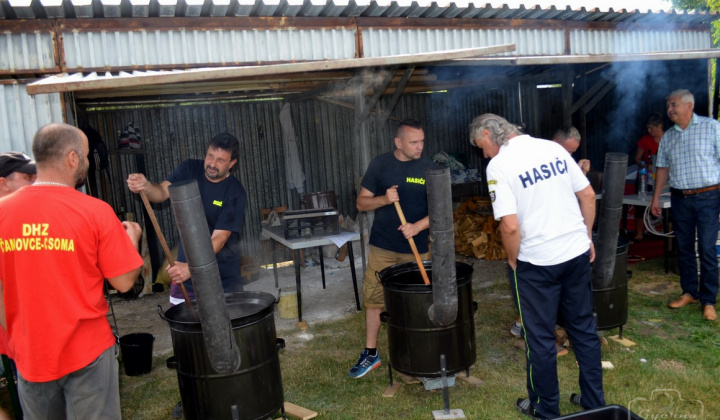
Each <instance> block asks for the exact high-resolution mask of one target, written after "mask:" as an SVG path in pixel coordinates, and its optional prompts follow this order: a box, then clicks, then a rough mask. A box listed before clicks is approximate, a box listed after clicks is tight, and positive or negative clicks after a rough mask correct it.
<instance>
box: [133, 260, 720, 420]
mask: <svg viewBox="0 0 720 420" xmlns="http://www.w3.org/2000/svg"><path fill="white" fill-rule="evenodd" d="M485 264H489V263H486V262H478V263H476V268H475V275H474V282H473V284H474V291H473V295H474V300H475V301H477V302H478V304H479V309H478V312H477V313H476V316H475V325H476V346H477V362H476V363H475V365H474V366H472V368H471V369H470V373H471V375H472V376H474V377H476V378H479V379H481V380H482V381H484V385H482V386H480V387H476V386H472V385H470V384H468V383H465V382H463V381H460V380H458V381H457V384H456V386H455V387H453V388H451V389H450V407H451V408H459V409H462V410H463V412H464V413H465V415H466V417H467V418H468V419H521V418H523V417H522V416H521V415H519V413H517V412H516V410H515V409H514V408H513V403H514V401H515V399H516V398H518V397H522V396H525V395H526V391H525V361H524V358H523V355H522V353H521V352H520V351H518V350H517V349H515V348H514V347H513V346H512V343H513V342H514V338H513V337H512V336H511V335H510V333H509V331H508V328H509V326H510V323H511V322H512V321H513V320H514V318H515V311H514V307H513V304H512V302H511V300H510V292H509V289H508V283H507V280H506V279H505V277H504V273H505V271H504V270H502V269H500V270H498V269H495V270H488V269H486V266H485ZM492 264H499V263H492ZM631 269H632V271H633V276H632V278H631V279H630V281H629V285H630V287H629V289H630V292H629V302H630V303H629V320H628V322H627V324H625V326H624V331H623V336H624V338H626V339H629V340H631V341H633V342H635V343H636V344H637V345H635V346H632V347H629V348H626V347H624V346H622V345H620V344H618V343H616V342H615V341H613V340H608V341H609V344H608V345H606V346H603V360H605V361H610V362H612V363H613V365H614V366H615V368H614V369H612V370H605V371H604V388H605V395H606V399H607V403H608V404H620V405H623V406H626V407H627V406H628V405H629V404H631V401H633V400H636V401H634V402H633V404H635V405H633V407H638V408H641V409H643V410H647V411H645V413H650V414H652V415H655V416H657V417H655V418H673V417H672V415H675V418H677V417H678V415H686V417H685V418H688V416H690V415H693V414H699V409H700V405H699V404H700V403H702V409H703V415H702V416H696V417H691V418H705V419H717V418H720V399H718V398H717V385H716V381H717V378H720V327H719V326H718V323H711V322H707V321H705V320H703V319H702V316H701V312H700V308H699V307H698V305H693V306H691V307H688V308H684V309H680V310H670V309H668V308H667V303H668V302H669V301H670V300H673V299H675V298H677V297H678V296H679V295H680V289H679V286H678V277H677V276H676V275H674V274H669V275H665V274H664V271H663V266H662V259H656V260H651V261H646V262H642V263H639V264H636V265H633V266H631ZM493 273H495V274H493ZM489 276H494V277H495V278H489ZM617 333H618V331H617V330H611V331H606V332H604V335H605V336H606V337H610V336H612V335H616V334H617ZM278 335H279V337H281V338H285V340H286V341H287V348H286V349H285V350H282V351H281V352H280V360H281V369H282V381H283V389H284V395H285V400H286V401H290V402H293V403H295V404H298V405H300V406H303V407H306V408H308V409H310V410H314V411H317V412H318V413H319V416H318V418H320V419H333V420H344V419H347V420H351V419H358V420H359V419H363V420H364V419H431V418H432V414H431V411H432V410H440V409H442V408H443V395H442V392H441V391H426V390H425V389H424V388H423V386H422V385H420V384H403V385H402V386H401V387H400V389H399V390H398V392H397V393H396V394H395V396H394V397H392V398H386V397H383V396H382V393H383V391H384V390H385V389H386V388H387V386H388V373H387V372H388V371H387V364H383V366H382V367H381V368H380V369H378V370H376V371H374V372H372V373H370V374H368V375H367V376H366V377H364V378H361V379H350V378H348V377H347V371H348V369H349V368H350V367H351V366H352V365H353V364H354V363H355V361H356V360H357V357H358V354H359V352H360V350H361V349H362V348H363V346H364V313H361V312H359V313H357V314H354V315H352V316H350V317H347V318H344V319H339V320H337V321H334V322H329V323H325V324H313V325H311V326H310V329H308V330H307V331H305V332H301V331H288V332H283V333H280V334H278ZM379 348H380V353H381V358H382V360H383V362H384V363H386V362H387V360H388V355H387V331H386V330H385V327H384V326H383V329H382V331H381V333H380V343H379ZM642 359H644V360H645V361H644V362H643V361H642ZM153 365H154V366H155V368H154V369H153V371H152V372H151V373H150V374H148V375H144V376H140V377H127V376H125V375H124V374H121V375H120V376H121V383H120V386H121V398H122V406H123V418H125V419H167V418H169V415H170V411H171V410H172V407H173V406H174V405H175V404H176V403H177V401H179V391H178V388H177V378H176V376H175V372H174V371H172V370H169V369H166V368H165V367H164V365H165V357H162V358H158V359H157V360H154V363H153ZM121 369H122V367H121ZM558 375H559V380H560V394H561V404H560V410H561V412H562V413H563V414H569V413H572V412H575V411H577V407H574V406H571V405H570V403H569V402H567V400H568V397H569V395H570V393H571V392H578V386H577V375H578V369H577V366H576V363H575V357H574V353H573V352H572V351H571V352H570V354H569V355H568V356H565V357H561V358H560V359H559V360H558ZM394 379H395V380H396V381H399V379H400V378H399V377H398V375H397V374H394ZM661 389H672V390H676V391H677V393H675V394H672V393H667V392H664V393H660V394H658V393H657V392H656V393H655V395H654V394H653V391H656V390H661ZM653 396H654V397H655V399H654V400H653V401H638V400H637V399H642V398H644V399H648V400H649V399H650V398H651V397H653ZM669 396H674V397H675V401H674V402H673V404H674V405H673V406H672V408H668V406H669V401H670V400H669V399H668V398H669ZM677 396H680V397H682V399H683V400H682V401H680V400H678V399H677ZM662 409H666V411H662V412H661V410H662ZM672 410H675V411H672ZM661 415H665V417H660V416H661ZM276 417H277V416H276ZM648 418H649V417H648Z"/></svg>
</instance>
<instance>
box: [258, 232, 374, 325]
mask: <svg viewBox="0 0 720 420" xmlns="http://www.w3.org/2000/svg"><path fill="white" fill-rule="evenodd" d="M262 233H263V234H264V235H266V236H267V237H269V238H270V239H273V240H274V241H275V242H278V243H280V244H283V245H284V246H286V247H287V248H289V249H291V250H293V259H294V264H295V284H296V286H297V303H298V323H301V322H302V320H303V319H302V288H301V282H300V267H301V266H302V265H303V264H304V261H301V260H300V252H295V251H296V250H300V249H305V248H312V247H318V251H319V254H320V272H321V274H322V286H323V289H325V264H324V259H323V252H322V247H323V246H325V245H333V244H335V242H333V240H332V237H333V236H338V235H342V236H343V239H347V242H346V243H347V250H348V257H350V273H351V274H352V282H353V290H354V291H355V305H356V306H357V310H358V311H359V310H360V297H359V295H358V288H357V277H356V274H355V256H354V254H353V246H352V242H353V241H358V240H360V234H359V233H357V232H352V231H348V230H344V229H341V230H340V234H328V235H313V236H310V237H300V238H291V239H287V238H285V229H284V227H283V226H263V228H262ZM272 261H273V272H274V274H275V287H278V274H277V259H276V255H275V247H274V246H273V247H272Z"/></svg>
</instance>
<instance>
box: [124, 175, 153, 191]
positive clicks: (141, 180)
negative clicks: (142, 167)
mask: <svg viewBox="0 0 720 420" xmlns="http://www.w3.org/2000/svg"><path fill="white" fill-rule="evenodd" d="M147 185H148V180H147V178H145V175H143V174H130V175H128V179H127V186H128V189H129V190H130V191H132V192H134V193H135V194H139V193H140V192H141V191H145V189H146V188H147Z"/></svg>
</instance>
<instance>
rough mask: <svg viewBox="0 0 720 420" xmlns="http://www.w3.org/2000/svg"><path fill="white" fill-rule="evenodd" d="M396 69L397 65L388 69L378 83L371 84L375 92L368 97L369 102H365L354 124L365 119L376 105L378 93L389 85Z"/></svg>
mask: <svg viewBox="0 0 720 420" xmlns="http://www.w3.org/2000/svg"><path fill="white" fill-rule="evenodd" d="M396 71H397V66H395V67H393V68H392V69H391V70H390V71H388V72H387V74H386V75H385V77H384V78H383V80H382V81H381V82H380V83H377V84H376V85H375V86H373V89H374V90H375V93H374V94H373V96H372V98H370V102H368V103H367V108H365V109H364V110H363V112H362V113H361V114H360V116H358V120H355V124H359V123H362V122H364V121H365V120H367V117H368V115H370V111H372V110H373V108H375V105H377V103H378V101H379V100H380V95H382V94H383V92H384V91H385V89H387V87H388V85H390V82H391V81H392V78H393V76H394V75H395V72H396Z"/></svg>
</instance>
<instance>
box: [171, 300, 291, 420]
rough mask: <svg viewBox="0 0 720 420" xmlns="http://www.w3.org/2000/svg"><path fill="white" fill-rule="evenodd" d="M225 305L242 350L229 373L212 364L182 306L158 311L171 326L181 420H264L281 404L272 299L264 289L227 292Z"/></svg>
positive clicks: (197, 326)
mask: <svg viewBox="0 0 720 420" xmlns="http://www.w3.org/2000/svg"><path fill="white" fill-rule="evenodd" d="M225 303H226V305H227V311H228V315H229V317H230V320H231V324H232V330H233V334H234V336H235V339H236V342H237V343H238V346H239V347H240V354H241V363H240V368H239V369H238V370H237V371H236V372H233V373H231V374H220V373H218V372H216V371H215V370H214V369H213V368H212V365H211V364H210V360H209V359H208V354H207V350H206V348H205V340H204V338H203V332H202V328H201V325H200V323H199V322H197V321H196V320H195V318H194V316H193V314H192V313H190V311H188V308H187V305H186V304H184V303H183V304H180V305H178V306H175V307H173V308H170V309H168V310H167V311H166V312H165V314H164V315H163V314H162V312H161V313H160V316H161V317H162V318H163V319H164V320H165V321H167V322H168V324H169V325H170V332H171V336H172V343H173V350H174V352H175V359H176V369H177V376H178V383H179V385H180V398H181V400H182V406H183V418H184V419H186V420H194V419H197V420H210V419H213V420H220V419H222V420H224V419H227V420H256V419H265V418H267V417H269V416H271V415H273V414H275V413H276V412H278V411H279V410H280V409H281V408H282V406H283V402H284V398H283V388H282V378H281V377H280V359H279V357H278V348H279V344H278V340H277V338H276V334H275V319H274V317H273V304H274V303H275V298H274V297H273V296H272V295H270V294H268V293H263V292H240V293H228V294H226V295H225ZM196 313H197V312H196Z"/></svg>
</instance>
